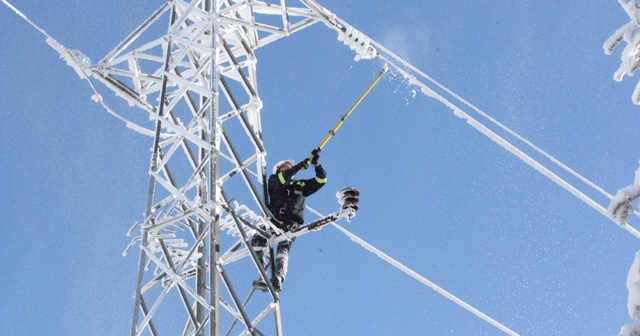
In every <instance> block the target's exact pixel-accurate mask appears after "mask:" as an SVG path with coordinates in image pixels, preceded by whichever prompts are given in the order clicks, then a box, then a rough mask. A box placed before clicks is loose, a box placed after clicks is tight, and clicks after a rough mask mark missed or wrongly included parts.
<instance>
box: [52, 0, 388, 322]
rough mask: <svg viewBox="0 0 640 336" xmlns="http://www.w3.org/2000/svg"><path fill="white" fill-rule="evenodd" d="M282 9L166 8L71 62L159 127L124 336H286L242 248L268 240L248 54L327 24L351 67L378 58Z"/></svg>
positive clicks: (349, 32)
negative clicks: (110, 44)
mask: <svg viewBox="0 0 640 336" xmlns="http://www.w3.org/2000/svg"><path fill="white" fill-rule="evenodd" d="M290 2H291V1H287V0H270V1H255V0H242V1H235V0H193V1H188V0H170V1H168V2H167V3H165V4H164V5H162V6H161V7H160V8H159V9H158V10H157V11H156V12H155V13H153V15H152V16H151V17H149V18H148V19H147V20H146V21H145V22H144V23H143V24H142V25H141V26H139V27H138V28H137V29H136V30H135V31H134V32H133V33H132V34H131V35H130V36H129V37H128V38H126V39H125V40H124V41H123V42H122V43H121V44H120V45H119V46H117V47H116V48H115V49H114V50H113V51H112V52H111V53H109V54H108V55H107V56H106V57H105V58H104V59H102V60H101V61H100V62H98V64H97V65H89V64H86V62H87V59H86V57H84V56H83V55H82V54H80V53H71V55H72V57H73V58H74V62H75V63H76V64H80V65H81V67H82V69H79V68H78V67H77V66H76V65H73V66H74V67H75V68H76V70H77V71H78V72H79V74H81V72H85V73H86V74H87V75H90V76H91V77H93V78H96V79H98V80H99V81H101V82H102V83H103V84H105V85H106V86H107V87H108V88H110V89H111V90H113V91H114V92H115V93H116V95H118V96H120V97H122V98H124V99H125V100H127V101H128V102H129V104H130V105H132V106H133V105H135V106H137V107H139V108H141V109H142V110H144V111H146V112H147V113H148V115H149V118H150V119H151V120H153V121H154V122H155V135H154V144H153V148H152V152H153V154H152V157H151V164H150V170H149V175H150V186H149V194H148V201H147V206H146V210H145V217H144V220H143V221H141V222H138V223H136V225H134V226H133V227H132V229H131V230H130V234H131V233H134V232H136V233H139V234H136V235H135V236H134V238H133V240H132V242H131V244H130V245H129V247H128V248H127V251H129V250H130V249H132V247H139V250H140V259H139V270H138V281H137V287H136V293H135V306H134V313H133V320H132V327H131V335H141V334H145V335H146V334H150V335H176V334H180V333H181V334H183V335H220V334H221V333H225V334H227V335H228V334H241V335H246V334H252V335H264V334H267V335H274V334H277V335H281V334H282V325H281V319H280V306H279V298H278V294H277V293H276V292H275V291H274V290H273V288H270V290H269V295H255V296H254V295H253V294H254V291H255V290H254V289H253V287H252V285H251V281H252V280H255V279H257V278H258V277H262V278H263V279H266V278H267V277H268V275H267V274H266V270H265V268H263V267H262V263H261V262H259V261H258V259H257V257H256V254H255V252H254V251H253V250H252V249H251V248H250V236H251V235H252V234H263V235H265V236H268V235H269V233H268V232H265V230H263V229H262V226H264V225H267V226H268V225H269V224H268V223H269V216H270V214H269V212H268V209H267V207H266V204H265V200H266V199H267V197H266V176H267V175H266V174H267V171H266V168H265V165H266V163H265V155H266V150H265V148H264V144H263V140H262V129H261V121H260V110H261V107H262V103H261V100H260V97H259V94H258V81H257V76H256V56H255V54H254V51H255V50H256V49H257V48H259V47H261V46H264V45H266V44H268V43H271V42H273V41H275V40H278V39H280V38H282V37H286V36H288V35H290V34H292V33H294V32H296V31H298V30H301V29H303V28H305V27H308V26H310V25H311V24H313V23H316V22H324V23H325V24H326V25H327V26H328V27H330V28H332V29H335V30H336V31H337V33H338V37H339V39H340V40H342V41H344V42H345V43H346V44H347V45H350V47H351V48H352V49H353V50H355V51H356V59H358V58H372V57H375V54H376V53H375V50H374V49H373V48H372V47H370V46H369V43H368V39H366V38H363V37H364V36H363V35H361V34H360V33H359V32H357V31H355V30H354V29H352V28H351V27H349V26H348V25H346V24H345V23H344V22H340V21H339V20H338V19H337V18H336V17H335V15H333V14H332V13H330V12H329V11H328V10H326V9H324V8H322V7H321V6H319V5H318V4H317V3H316V2H315V1H313V0H299V3H297V4H296V6H297V7H296V6H292V5H291V4H290ZM52 46H54V48H57V49H59V50H60V48H58V47H57V46H55V45H52ZM61 54H63V55H64V53H61ZM63 57H65V56H63ZM70 64H71V62H70ZM81 76H82V75H81ZM95 98H96V99H101V97H95ZM270 259H273V252H272V255H271V258H270ZM270 315H273V317H274V318H273V319H266V317H267V316H270ZM269 321H273V322H269ZM273 329H275V331H271V330H273ZM267 330H269V331H267Z"/></svg>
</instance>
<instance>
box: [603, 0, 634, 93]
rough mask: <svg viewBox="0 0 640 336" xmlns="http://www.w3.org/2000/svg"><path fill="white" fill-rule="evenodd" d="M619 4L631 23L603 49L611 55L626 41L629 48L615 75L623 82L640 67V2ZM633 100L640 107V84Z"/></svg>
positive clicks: (625, 0) (622, 2)
mask: <svg viewBox="0 0 640 336" xmlns="http://www.w3.org/2000/svg"><path fill="white" fill-rule="evenodd" d="M618 2H619V3H620V6H622V8H623V9H624V11H625V12H626V13H627V15H629V18H630V19H631V21H630V22H629V23H627V24H625V25H624V26H622V27H620V28H619V29H618V30H616V32H615V33H613V35H611V37H609V38H608V39H607V40H606V41H605V42H604V44H603V45H602V48H603V49H604V53H605V54H607V55H611V53H612V52H613V49H614V48H615V47H616V46H617V45H618V44H619V43H620V41H622V40H624V41H625V42H626V43H627V46H626V47H625V48H624V50H623V51H622V55H621V56H620V59H621V61H622V63H621V64H620V67H619V68H618V70H617V71H616V73H615V74H614V75H613V78H614V79H615V80H616V81H621V80H622V78H623V77H624V75H628V76H632V75H633V73H634V72H635V71H636V70H637V69H638V68H639V67H640V5H639V4H638V0H630V1H627V0H618ZM631 100H632V101H633V103H634V104H636V105H640V83H638V85H636V88H635V90H634V91H633V96H632V98H631Z"/></svg>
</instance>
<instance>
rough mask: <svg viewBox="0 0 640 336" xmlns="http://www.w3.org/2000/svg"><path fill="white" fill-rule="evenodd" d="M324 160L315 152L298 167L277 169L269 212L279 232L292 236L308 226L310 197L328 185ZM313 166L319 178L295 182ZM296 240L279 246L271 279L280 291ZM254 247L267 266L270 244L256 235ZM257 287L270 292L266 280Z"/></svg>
mask: <svg viewBox="0 0 640 336" xmlns="http://www.w3.org/2000/svg"><path fill="white" fill-rule="evenodd" d="M319 159H320V149H319V148H318V149H314V150H313V151H312V152H311V157H310V158H307V159H304V160H302V161H301V162H299V163H298V164H295V165H294V162H293V161H291V160H284V161H280V162H278V163H277V164H276V165H275V166H274V168H273V175H271V176H270V177H269V180H268V182H267V183H268V190H269V200H270V201H269V210H270V211H271V213H272V214H273V216H274V217H275V218H274V220H273V221H272V222H273V223H274V224H275V225H276V226H277V227H278V228H280V229H282V230H284V231H285V232H289V231H292V230H295V229H297V228H298V227H300V225H302V224H303V223H304V207H305V199H306V197H307V196H310V195H312V194H313V193H315V192H316V191H318V190H320V188H322V187H323V186H324V185H325V183H327V174H326V172H325V171H324V168H322V165H320V163H319V162H318V160H319ZM309 162H311V164H312V165H313V166H314V167H315V173H316V176H315V178H312V179H307V180H295V179H294V178H293V177H294V176H295V175H296V174H297V173H298V172H299V171H300V170H302V169H307V168H309ZM294 240H295V238H292V239H291V240H284V241H282V242H280V243H278V247H277V254H276V258H275V268H274V270H273V273H272V274H273V276H272V278H271V284H272V285H273V288H274V289H275V290H276V291H278V292H279V291H280V290H281V289H282V283H283V282H284V279H285V277H286V275H287V267H288V264H289V251H290V249H291V244H293V241H294ZM251 246H252V247H253V248H254V250H255V251H256V254H257V256H258V259H260V260H262V263H263V264H264V248H265V247H266V246H267V240H266V239H265V238H264V237H262V236H260V235H257V234H256V235H254V236H253V238H252V239H251ZM253 285H254V286H255V287H256V288H258V289H260V290H262V291H265V292H266V291H267V288H268V287H267V284H266V283H265V282H264V281H263V280H262V279H260V280H256V281H254V282H253Z"/></svg>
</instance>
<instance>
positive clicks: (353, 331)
mask: <svg viewBox="0 0 640 336" xmlns="http://www.w3.org/2000/svg"><path fill="white" fill-rule="evenodd" d="M11 3H12V4H13V5H15V6H16V7H17V8H18V9H20V10H21V11H23V12H24V13H25V14H26V15H27V16H28V17H29V18H31V19H32V20H33V21H34V22H36V23H37V24H38V25H40V26H41V27H42V28H43V29H44V30H46V31H47V32H48V33H49V34H50V35H52V36H53V37H54V38H56V39H57V40H58V41H59V42H61V43H62V44H64V45H65V46H66V47H68V48H70V49H79V50H81V51H83V52H84V53H85V54H86V55H88V56H89V57H90V58H91V59H92V60H94V61H97V60H99V59H101V58H102V57H103V56H104V55H105V54H106V53H108V52H109V51H111V49H112V48H113V47H114V46H115V45H116V44H117V43H119V42H120V41H121V40H122V39H124V38H125V37H126V36H127V35H128V34H129V33H130V32H131V31H132V30H133V29H135V28H136V27H137V26H138V25H139V24H140V23H141V22H142V21H143V20H144V19H146V18H147V17H148V16H149V15H150V14H151V13H152V11H153V10H155V9H156V8H157V7H159V6H160V4H161V3H162V1H147V2H145V3H144V4H135V5H132V4H131V3H130V2H129V1H124V0H113V1H109V2H105V1H56V2H52V3H48V4H47V5H46V6H43V5H41V4H34V3H33V2H30V1H24V0H14V1H11ZM321 4H323V5H324V6H325V7H327V8H329V9H330V10H331V11H332V12H334V13H335V14H337V15H338V16H339V17H341V18H342V19H344V20H346V21H347V22H349V23H351V24H352V25H353V26H355V27H356V28H357V29H359V30H360V31H363V32H365V33H366V34H367V35H368V36H370V37H371V38H373V39H374V40H376V41H378V42H379V43H381V44H382V45H384V46H386V47H387V48H388V49H390V50H391V51H393V52H395V53H396V54H398V55H399V56H401V57H403V58H404V59H405V60H407V61H408V62H410V63H411V64H413V65H414V66H416V67H417V68H419V69H420V70H422V71H423V72H425V73H426V74H428V75H429V76H431V77H433V78H434V79H436V80H437V81H439V82H440V83H442V84H443V85H445V86H446V87H448V88H449V89H451V90H453V91H454V92H456V93H457V94H459V95H460V96H461V97H463V98H464V99H466V100H467V101H469V102H470V103H472V104H474V105H475V106H477V107H479V108H480V109H482V110H483V111H485V112H487V113H488V114H489V115H491V116H492V117H493V118H495V119H497V120H498V121H500V122H501V123H503V124H505V125H506V126H507V127H509V128H510V129H512V130H513V131H515V132H517V133H518V134H520V135H521V136H523V137H524V138H526V139H528V140H529V141H531V142H532V143H534V144H535V145H537V146H538V147H540V148H542V149H544V150H545V151H546V152H548V153H549V154H551V155H553V156H554V157H555V158H557V159H558V160H560V161H561V162H563V163H564V164H566V165H568V166H569V167H571V168H572V169H574V170H575V171H577V172H578V173H580V174H582V175H583V176H585V177H586V178H587V179H589V180H590V181H592V182H594V183H595V184H597V185H598V186H600V187H601V188H603V189H604V190H606V191H607V192H609V193H611V194H614V193H615V192H616V191H617V190H618V189H620V188H622V187H624V186H626V185H628V184H630V183H631V182H632V181H633V176H634V175H633V174H634V171H635V170H636V168H637V167H638V160H639V159H640V155H639V153H638V147H637V144H638V141H639V140H640V134H639V133H638V129H640V128H639V127H638V126H639V125H638V124H639V123H640V118H639V117H638V114H637V113H638V107H637V106H635V105H633V104H632V102H631V93H632V91H633V88H634V87H635V85H636V83H637V78H634V77H631V78H625V79H624V80H623V81H622V82H621V83H618V82H615V81H614V80H613V73H614V72H615V71H616V70H617V68H618V66H619V63H620V59H619V55H620V52H621V48H620V47H619V48H620V49H617V50H616V51H614V54H613V55H612V56H606V55H605V54H604V53H603V50H602V44H603V42H604V41H605V40H606V39H607V38H608V37H609V36H610V35H611V34H612V33H613V32H614V31H615V30H616V29H618V28H619V27H620V26H622V25H623V24H626V23H627V22H628V21H629V18H628V16H627V15H626V14H625V13H624V11H623V9H622V8H621V7H620V5H619V4H618V3H617V2H616V1H613V0H611V1H606V2H605V1H601V2H597V3H596V2H594V3H593V4H591V3H589V4H588V5H585V4H582V5H581V6H575V5H568V4H566V3H562V2H558V1H551V0H544V1H519V2H513V1H502V0H500V1H491V2H479V1H475V2H465V3H464V4H463V5H462V4H460V5H452V3H451V2H433V1H430V2H425V1H420V0H407V1H402V2H397V1H364V0H355V1H339V2H338V1H335V2H328V1H324V2H321ZM0 7H1V8H2V9H0V22H2V24H1V25H2V36H3V42H4V43H3V48H0V76H1V78H2V79H3V83H4V86H3V90H2V91H0V115H1V116H2V119H3V122H4V124H3V126H4V127H3V130H2V132H0V140H1V143H2V145H1V148H2V150H1V151H0V159H1V162H2V165H0V177H1V178H0V190H3V192H4V201H3V202H2V205H0V210H1V212H2V214H3V225H1V226H0V235H1V237H2V238H3V242H2V244H1V245H0V255H1V256H2V258H3V261H4V265H5V267H4V269H5V271H3V272H2V277H0V287H1V288H2V291H0V302H2V303H3V304H2V305H0V330H2V331H3V333H7V334H11V335H33V334H44V333H47V334H50V335H88V334H93V335H123V334H127V333H128V332H129V328H130V322H131V314H132V309H133V299H132V296H133V293H134V290H135V276H136V271H137V255H136V254H135V253H133V254H131V255H129V256H128V257H122V256H121V253H122V251H123V250H124V248H125V247H126V245H127V244H128V243H129V238H127V237H126V236H125V233H126V232H127V230H128V229H129V228H130V226H131V225H132V224H133V223H134V222H136V221H139V220H141V219H142V213H143V211H144V207H145V204H146V194H147V189H148V182H149V178H148V175H147V171H148V167H149V157H150V152H149V148H150V147H151V146H152V139H151V138H148V137H146V136H143V135H141V134H139V133H136V132H133V131H131V130H129V129H127V128H126V127H125V126H124V124H123V123H122V122H121V121H119V120H117V119H116V118H113V117H112V116H110V115H108V114H107V113H106V112H105V111H104V110H103V109H102V107H101V106H100V105H98V104H96V103H95V102H93V101H92V100H91V99H90V96H91V95H92V94H93V92H92V91H91V90H90V88H89V87H88V85H87V84H86V82H85V81H81V80H80V79H79V78H78V76H77V75H76V74H75V72H74V71H73V70H72V69H71V68H69V67H68V66H67V65H66V64H65V63H64V62H63V61H62V60H60V59H59V58H58V54H57V53H56V52H55V51H54V50H53V49H51V48H50V47H49V46H48V45H47V44H46V43H45V41H44V38H43V37H42V35H41V34H40V33H38V32H37V31H36V30H34V29H33V28H32V27H31V26H29V25H28V24H27V23H26V22H24V21H23V20H22V19H21V18H19V17H18V16H16V15H15V14H14V13H13V12H12V11H10V10H9V9H8V8H6V7H5V6H0ZM257 55H258V58H259V63H258V74H259V75H258V76H259V78H260V81H261V82H260V83H261V84H260V96H261V98H262V101H263V103H264V107H263V110H262V123H263V128H264V132H265V134H264V139H265V144H266V147H267V151H268V156H267V159H268V161H269V163H270V164H271V163H275V162H277V161H279V160H280V159H283V158H293V159H296V160H300V159H303V158H305V157H306V156H307V155H308V153H309V152H310V150H311V149H312V148H314V147H315V146H317V145H318V144H319V143H320V141H321V140H322V139H323V138H324V136H325V135H326V133H327V131H328V130H329V129H331V128H332V127H333V126H334V124H335V123H336V122H337V121H338V119H339V118H340V116H342V115H343V114H344V113H345V112H346V110H347V109H348V108H349V107H350V106H351V104H352V103H353V102H354V101H355V99H356V98H357V97H358V96H359V95H360V94H361V93H362V91H363V90H364V89H365V88H366V86H367V85H368V84H369V83H370V82H371V80H372V79H373V78H374V77H375V76H376V75H377V73H378V71H379V70H380V69H381V68H382V66H383V62H381V61H380V60H371V61H364V60H363V61H359V62H354V61H353V57H354V54H353V52H352V51H351V50H349V49H348V48H347V47H346V46H344V45H343V44H342V43H341V42H339V41H338V40H337V39H336V34H335V33H334V32H332V31H330V30H329V29H327V28H326V27H325V26H323V25H321V24H316V25H314V26H312V27H310V28H307V29H305V30H303V31H301V32H299V33H296V34H294V35H292V36H290V37H288V38H286V39H282V40H279V41H277V43H273V44H270V45H268V46H266V47H264V48H262V49H259V50H258V52H257ZM413 91H415V88H413V87H410V86H408V85H407V83H406V81H405V80H404V78H403V77H402V76H399V75H398V74H394V73H390V74H388V75H386V76H385V77H384V78H383V80H382V81H381V82H380V83H379V84H378V85H377V86H376V87H375V89H374V91H372V93H371V94H370V95H369V96H368V97H367V98H366V100H365V101H363V103H362V104H361V105H360V106H359V107H358V109H357V110H356V111H355V112H354V114H353V115H352V116H351V117H350V119H349V120H348V121H347V123H345V125H344V126H343V127H342V128H341V129H340V131H339V132H338V134H337V135H336V137H335V138H333V139H332V140H331V141H330V142H329V143H328V144H327V146H325V148H324V150H323V155H322V159H321V161H322V162H323V165H324V166H325V168H326V170H327V173H328V175H329V185H327V186H326V187H325V188H324V189H323V190H321V191H320V192H319V193H318V194H317V195H315V196H314V197H313V198H312V199H310V200H309V205H311V206H312V207H314V208H315V209H318V210H319V211H321V212H324V213H329V212H333V211H335V210H336V207H337V203H336V199H335V196H334V195H335V192H336V191H337V190H339V189H342V188H343V187H346V186H354V187H356V188H358V189H360V191H361V203H360V210H359V212H358V214H357V216H356V217H355V218H354V220H353V221H352V222H350V223H348V224H345V223H342V224H343V225H344V227H345V228H347V229H348V230H350V231H352V232H353V233H355V234H356V235H358V236H359V237H361V238H362V239H364V240H365V241H367V242H369V243H371V244H372V245H374V246H376V247H377V248H379V249H380V250H382V251H384V252H385V253H387V254H388V255H390V256H391V257H393V258H395V259H396V260H398V261H400V262H402V263H403V264H405V265H407V266H408V267H410V268H411V269H413V270H414V271H416V272H418V273H419V274H421V275H422V276H424V277H426V278H427V279H429V280H431V281H433V282H435V283H436V284H438V285H439V286H441V287H443V288H444V289H446V290H447V291H449V292H451V293H452V294H454V295H456V296H457V297H459V298H460V299H462V300H464V301H465V302H467V303H469V304H471V305H472V306H474V307H476V308H477V309H479V310H481V311H482V312H484V313H486V314H487V315H489V316H491V317H492V318H494V319H495V320H497V321H499V322H500V323H502V324H504V325H506V326H507V327H509V328H510V329H512V330H514V331H516V332H518V333H520V334H522V335H614V334H616V333H617V332H618V331H619V328H620V327H621V326H622V325H623V324H626V323H630V322H632V320H631V319H630V318H629V316H628V314H627V308H626V300H627V290H626V287H625V282H626V278H627V272H628V269H629V267H630V266H631V263H632V261H633V258H634V255H635V252H636V251H637V250H638V241H637V238H635V237H633V236H632V235H630V234H629V233H627V232H626V231H624V230H621V229H620V228H618V227H617V226H616V225H615V224H613V222H611V221H609V220H608V219H607V218H605V217H604V216H602V215H601V214H599V213H598V212H596V211H595V210H593V209H592V208H590V207H589V206H587V205H586V204H585V203H584V202H582V201H581V200H580V199H577V198H576V197H574V196H572V195H571V194H569V193H568V192H567V191H566V190H564V189H562V188H560V187H558V186H557V185H556V184H555V183H553V182H552V181H550V180H549V179H547V178H546V177H544V176H542V175H541V174H540V173H539V172H537V171H535V170H534V169H532V168H531V167H530V166H528V165H526V164H525V163H523V162H522V161H521V160H520V159H518V158H516V157H514V156H513V155H512V154H510V153H508V152H507V151H505V150H504V149H503V148H502V147H500V146H498V145H497V144H496V143H495V142H493V141H491V140H490V139H488V138H487V137H485V136H484V135H482V134H480V133H479V132H478V131H476V130H475V129H474V128H472V127H470V126H469V125H467V124H466V123H465V122H464V121H463V120H462V119H459V118H457V117H455V116H454V115H453V113H452V112H451V110H450V109H449V108H447V107H445V106H444V105H443V104H441V103H440V102H439V101H437V100H434V99H432V98H428V97H425V96H424V95H422V94H420V93H417V94H414V92H413ZM114 107H115V109H116V110H118V111H126V113H130V114H132V115H136V114H138V115H141V114H140V112H137V111H128V109H129V108H128V105H126V104H122V105H121V106H119V105H116V106H114ZM571 183H575V184H576V186H579V185H580V184H579V183H577V182H575V181H573V180H572V181H571ZM590 196H592V197H594V199H596V200H597V201H598V202H600V203H601V204H602V205H604V206H606V205H608V201H607V200H606V199H605V198H603V197H601V196H599V195H597V194H592V195H590ZM634 220H635V224H638V220H637V218H633V219H632V222H631V223H632V224H634ZM252 280H253V279H247V281H252ZM281 297H282V309H283V323H284V330H285V332H286V334H289V335H390V334H396V335H444V334H451V335H459V334H471V335H500V334H502V333H501V332H500V331H499V330H497V329H496V328H495V327H493V326H491V325H489V324H488V323H486V322H485V321H483V320H481V319H479V318H478V317H476V316H475V315H472V314H471V313H469V312H467V311H466V310H464V309H462V308H460V307H459V306H457V305H455V304H454V303H452V302H451V301H449V300H447V299H445V298H443V297H442V296H440V295H439V294H437V293H435V292H434V291H433V290H431V289H429V288H427V287H425V286H423V285H422V284H420V283H418V282H417V281H415V280H414V279H412V278H410V277H409V276H407V275H406V274H404V273H401V272H399V271H397V270H396V269H395V268H393V267H391V266H390V265H389V264H387V263H385V262H383V261H382V260H380V259H379V258H377V257H376V256H374V255H373V254H371V253H369V252H368V251H365V250H364V249H362V248H361V247H360V246H359V245H356V244H354V243H353V242H351V241H350V240H349V239H348V238H347V237H346V236H344V235H343V234H342V233H340V232H339V231H338V230H336V229H334V228H331V227H328V228H326V229H324V230H322V231H319V232H317V233H313V234H309V235H306V236H304V237H301V238H300V239H298V240H297V241H296V243H295V245H294V246H293V250H292V255H291V263H290V274H289V276H288V278H287V282H286V283H285V287H284V291H283V292H282V294H281Z"/></svg>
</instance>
